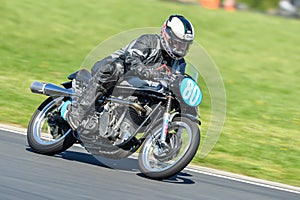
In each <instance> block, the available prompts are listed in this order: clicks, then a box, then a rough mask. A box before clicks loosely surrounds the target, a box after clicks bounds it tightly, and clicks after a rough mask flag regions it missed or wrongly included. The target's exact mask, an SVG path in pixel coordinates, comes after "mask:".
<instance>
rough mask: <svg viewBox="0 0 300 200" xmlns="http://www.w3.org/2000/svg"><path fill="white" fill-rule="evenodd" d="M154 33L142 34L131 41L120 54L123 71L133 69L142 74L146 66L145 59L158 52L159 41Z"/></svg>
mask: <svg viewBox="0 0 300 200" xmlns="http://www.w3.org/2000/svg"><path fill="white" fill-rule="evenodd" d="M158 41H159V40H158V39H157V37H156V36H155V35H142V36H140V37H139V38H138V39H136V40H135V41H133V42H131V43H130V44H129V45H128V46H127V47H126V49H125V53H124V54H123V55H122V59H123V60H124V65H125V71H132V70H133V71H135V72H136V73H137V74H142V73H143V71H144V70H145V69H147V67H146V66H145V65H146V64H147V60H150V59H151V57H153V59H154V58H155V56H157V54H158V52H159V48H160V46H159V43H158Z"/></svg>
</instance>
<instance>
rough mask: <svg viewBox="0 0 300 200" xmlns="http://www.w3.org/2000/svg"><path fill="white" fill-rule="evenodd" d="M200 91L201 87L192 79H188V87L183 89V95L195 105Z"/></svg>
mask: <svg viewBox="0 0 300 200" xmlns="http://www.w3.org/2000/svg"><path fill="white" fill-rule="evenodd" d="M195 86H196V87H195ZM199 93H200V89H199V87H197V85H195V84H194V82H193V81H192V80H188V81H187V83H186V88H185V89H184V90H183V93H182V97H183V99H185V100H186V101H188V102H189V103H190V105H195V104H196V103H197V101H198V98H199Z"/></svg>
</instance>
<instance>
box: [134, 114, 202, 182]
mask: <svg viewBox="0 0 300 200" xmlns="http://www.w3.org/2000/svg"><path fill="white" fill-rule="evenodd" d="M161 126H162V122H161V123H158V125H156V126H155V127H154V128H153V132H152V133H151V134H150V135H149V136H148V137H147V138H146V139H145V141H144V143H143V146H142V149H141V151H140V153H139V159H138V164H139V168H140V170H141V172H142V173H143V174H144V175H145V176H147V177H149V178H153V179H165V178H169V177H171V176H173V175H175V174H177V173H179V172H180V171H181V170H183V169H184V168H185V167H186V166H187V165H188V164H189V163H190V162H191V160H192V159H193V157H194V156H195V154H196V152H197V149H198V146H199V144H200V130H199V127H198V125H197V124H196V123H194V122H192V121H191V120H190V119H188V118H185V117H176V118H174V120H173V121H172V122H171V124H170V126H169V131H168V134H167V138H166V142H165V143H161V142H160V140H159V139H160V134H161V130H162V127H161Z"/></svg>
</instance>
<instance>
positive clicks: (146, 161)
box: [27, 68, 202, 179]
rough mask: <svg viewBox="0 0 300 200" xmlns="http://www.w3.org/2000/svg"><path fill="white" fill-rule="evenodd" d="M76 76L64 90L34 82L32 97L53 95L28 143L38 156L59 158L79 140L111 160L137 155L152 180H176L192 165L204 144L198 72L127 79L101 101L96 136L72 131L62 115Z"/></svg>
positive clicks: (37, 118)
mask: <svg viewBox="0 0 300 200" xmlns="http://www.w3.org/2000/svg"><path fill="white" fill-rule="evenodd" d="M192 69H193V68H192ZM77 73H78V72H75V73H73V74H71V75H69V76H68V79H69V81H67V82H65V83H62V87H60V86H58V85H55V84H51V83H43V82H37V81H35V82H33V83H32V84H31V86H30V89H31V91H32V92H33V93H37V94H43V95H46V96H49V98H47V99H46V100H45V101H44V102H42V104H41V105H40V106H39V107H38V108H37V110H36V111H35V112H34V114H33V116H32V118H31V120H30V122H29V125H28V132H27V141H28V144H29V146H30V147H31V148H32V150H33V151H34V152H37V153H41V154H46V155H54V154H58V153H61V152H63V151H65V150H67V149H68V148H70V147H71V146H72V145H73V144H74V143H76V142H78V143H80V144H81V145H82V146H83V147H85V148H86V149H87V151H88V152H90V153H92V154H93V155H97V156H102V157H106V158H110V159H121V158H125V157H128V156H130V155H131V154H133V153H135V152H138V165H139V169H140V171H141V172H142V173H143V174H144V175H145V176H146V177H149V178H152V179H166V178H169V177H171V176H174V175H176V174H177V173H179V172H180V171H181V170H183V169H184V168H185V167H186V166H187V165H188V164H189V163H190V162H191V160H192V159H193V157H194V156H195V154H196V152H197V149H198V147H199V144H200V129H199V125H200V124H201V122H200V120H199V117H200V115H199V114H198V105H199V104H200V103H201V100H202V92H201V89H200V87H199V86H198V84H197V82H196V80H197V77H195V76H196V75H197V70H195V69H194V70H192V72H191V73H190V74H193V76H194V78H193V77H192V76H190V75H188V74H184V75H182V74H173V75H172V76H170V75H167V76H165V77H164V78H157V79H156V80H152V81H149V80H142V79H140V78H138V77H133V76H129V77H125V78H123V79H122V80H121V81H120V82H119V83H118V84H117V85H116V86H115V87H114V91H113V92H112V94H111V95H109V96H102V97H99V98H97V99H96V101H95V108H96V112H95V113H93V122H94V124H95V125H96V127H97V128H96V130H97V131H96V132H95V133H94V134H92V136H86V135H84V134H81V133H80V132H78V131H74V130H72V129H71V128H70V126H69V124H68V123H67V122H66V121H65V120H64V119H63V118H62V116H61V108H62V106H63V104H64V103H65V102H67V101H70V100H71V97H72V96H73V95H75V94H74V91H73V90H72V80H73V79H75V77H76V75H77ZM89 76H91V75H89ZM89 78H90V77H87V79H89Z"/></svg>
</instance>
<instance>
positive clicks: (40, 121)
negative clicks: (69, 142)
mask: <svg viewBox="0 0 300 200" xmlns="http://www.w3.org/2000/svg"><path fill="white" fill-rule="evenodd" d="M62 102H63V97H60V98H57V99H54V100H53V101H51V102H50V103H48V104H47V105H46V106H45V107H44V108H43V109H42V110H41V111H40V112H39V114H38V116H37V117H36V118H35V121H34V126H33V137H34V139H35V141H36V142H37V143H38V144H40V145H53V144H55V143H58V142H60V141H61V140H63V139H64V138H65V137H66V136H67V135H68V134H69V133H70V132H71V131H72V129H71V128H68V129H67V130H65V131H64V133H63V134H62V135H60V136H59V137H58V138H54V137H53V135H52V134H51V130H50V126H49V124H48V123H47V119H48V115H49V114H50V113H53V112H55V111H57V110H59V108H60V106H61V105H62Z"/></svg>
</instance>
